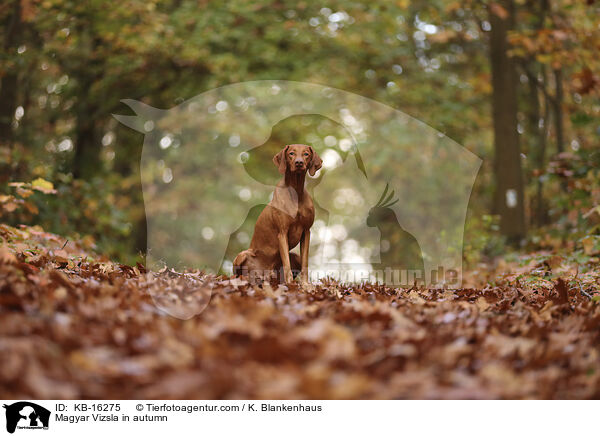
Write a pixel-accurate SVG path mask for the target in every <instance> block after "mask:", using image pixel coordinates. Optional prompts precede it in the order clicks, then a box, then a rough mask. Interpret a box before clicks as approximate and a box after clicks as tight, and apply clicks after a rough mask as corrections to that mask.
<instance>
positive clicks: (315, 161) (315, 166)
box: [308, 147, 323, 176]
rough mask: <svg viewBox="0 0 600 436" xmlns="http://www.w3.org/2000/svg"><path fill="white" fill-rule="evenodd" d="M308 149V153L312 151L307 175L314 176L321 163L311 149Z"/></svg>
mask: <svg viewBox="0 0 600 436" xmlns="http://www.w3.org/2000/svg"><path fill="white" fill-rule="evenodd" d="M309 148H310V151H312V160H311V161H310V165H309V167H308V173H309V174H310V175H311V176H314V175H315V173H316V172H317V171H318V170H319V169H320V168H321V167H322V166H323V161H322V160H321V158H320V157H319V155H318V154H317V152H316V151H315V150H314V149H313V148H312V147H309Z"/></svg>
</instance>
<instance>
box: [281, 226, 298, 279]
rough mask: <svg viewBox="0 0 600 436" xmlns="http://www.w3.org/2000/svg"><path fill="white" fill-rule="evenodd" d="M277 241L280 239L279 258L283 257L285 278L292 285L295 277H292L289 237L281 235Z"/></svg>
mask: <svg viewBox="0 0 600 436" xmlns="http://www.w3.org/2000/svg"><path fill="white" fill-rule="evenodd" d="M277 239H279V256H281V263H282V264H283V277H284V280H285V283H286V284H290V283H292V281H293V280H294V276H293V275H292V268H291V266H290V248H289V245H288V240H287V235H286V234H285V233H279V234H278V235H277Z"/></svg>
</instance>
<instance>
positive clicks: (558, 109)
mask: <svg viewBox="0 0 600 436" xmlns="http://www.w3.org/2000/svg"><path fill="white" fill-rule="evenodd" d="M599 16H600V4H599V3H598V2H595V1H594V0H587V1H581V0H562V1H550V0H531V1H527V0H499V1H495V2H494V1H483V0H482V1H470V0H466V1H456V2H454V1H438V0H433V1H420V0H417V1H410V2H409V1H408V0H398V1H395V2H389V1H379V0H378V1H329V2H308V1H287V0H275V1H260V0H259V1H252V2H250V1H240V0H230V1H227V2H220V1H208V0H196V1H188V0H175V1H162V2H158V1H153V0H144V1H141V0H139V1H138V0H124V1H118V2H117V1H100V0H91V1H87V2H77V1H70V0H42V1H38V0H12V1H11V0H5V1H4V2H2V4H1V5H0V29H1V30H0V32H1V33H0V34H1V36H2V39H1V41H0V44H1V45H0V53H1V57H0V102H1V105H0V214H1V217H0V219H1V220H2V221H3V222H7V223H9V224H13V225H16V224H20V223H24V224H39V225H41V226H42V227H43V228H44V229H45V230H46V231H51V232H56V233H59V234H62V235H65V236H69V237H71V238H76V239H80V240H82V241H84V242H85V243H86V244H87V245H88V246H89V247H90V248H94V249H95V250H97V251H99V252H101V253H105V254H107V255H109V256H110V257H112V258H113V259H115V260H119V261H122V262H125V263H133V262H136V261H143V259H144V256H145V253H146V249H147V247H146V218H145V212H144V203H143V198H142V180H141V174H140V160H141V152H142V145H143V142H144V136H143V134H142V133H139V132H137V131H135V130H132V129H130V128H128V127H126V126H124V125H122V124H120V123H118V121H117V120H116V119H114V118H113V116H112V114H115V113H116V114H124V115H133V112H132V111H131V110H130V109H129V108H127V106H125V105H124V104H122V103H121V100H122V99H126V98H128V99H135V100H139V101H142V102H144V103H146V104H148V105H151V106H154V107H158V108H163V109H169V108H172V107H174V106H177V105H179V104H181V103H183V102H184V101H186V100H188V99H190V98H192V97H194V96H196V95H198V94H200V93H202V92H206V91H208V90H211V89H214V88H217V87H220V86H224V85H228V84H233V83H237V82H243V81H250V80H262V79H278V80H295V81H302V82H311V83H315V84H320V85H326V86H330V87H334V88H339V89H342V90H345V91H349V92H352V93H356V94H359V95H362V96H364V97H368V98H371V99H374V100H377V101H379V102H381V103H384V104H386V105H389V106H391V107H393V108H396V109H399V110H401V111H403V112H404V113H406V114H408V115H410V116H412V117H414V118H417V119H419V120H421V121H423V122H424V123H426V124H427V125H429V126H431V127H432V128H433V129H436V130H437V131H439V132H442V133H444V134H445V135H447V136H448V137H449V138H451V139H453V140H454V141H456V142H458V143H459V144H462V145H463V146H464V147H466V148H467V149H468V150H470V151H472V152H473V153H475V154H476V155H478V156H480V157H481V158H482V159H483V161H484V162H483V166H482V168H481V170H480V171H479V175H478V178H477V180H476V184H475V187H474V189H473V195H472V197H471V200H470V204H469V211H468V215H467V223H466V228H465V247H464V251H463V258H464V261H465V262H466V266H467V267H468V266H469V265H475V264H477V263H479V262H482V261H486V260H488V259H490V258H493V257H494V256H497V255H501V254H503V253H506V252H507V251H511V250H514V249H521V250H534V249H544V248H552V249H556V248H565V249H568V250H569V251H570V252H572V253H574V255H577V256H586V255H588V254H591V253H594V252H596V251H598V250H597V248H600V236H598V224H599V223H600V209H596V206H597V205H598V204H599V203H600V178H599V177H598V168H599V164H600V155H599V153H598V149H599V147H598V145H599V139H600V117H599V115H600V76H599V74H600V68H599V67H600V59H599V57H598V52H599V49H600V36H599V32H600V29H599V27H600V24H599V19H598V17H599ZM327 123H328V122H327V121H326V120H325V121H324V120H321V119H318V118H310V117H308V118H307V117H297V118H295V119H289V120H288V121H286V122H285V123H283V124H282V125H281V126H280V128H281V129H283V130H281V129H280V130H278V131H277V132H275V133H276V135H275V136H274V137H273V138H271V142H273V143H272V144H271V143H270V145H269V147H267V148H268V150H270V151H272V150H271V149H273V150H275V149H277V147H278V141H279V142H281V145H283V143H284V141H287V140H288V138H289V137H293V136H294V135H295V134H298V135H300V134H301V135H302V136H303V138H304V139H301V140H299V141H298V142H300V141H306V142H309V141H310V143H311V145H313V146H314V147H317V148H319V147H320V148H322V147H325V146H327V141H328V139H327V138H328V137H331V136H332V135H333V134H332V132H333V131H334V130H335V128H336V127H335V126H330V125H328V124H327ZM307 129H310V132H309V134H307V133H306V131H307ZM267 148H266V149H267ZM266 149H265V150H266ZM270 151H269V153H265V156H266V155H267V154H269V156H266V159H267V162H270V159H271V157H272V156H271V155H270ZM251 167H252V166H251ZM271 170H272V169H271V168H268V171H269V172H268V173H265V175H264V177H266V178H267V179H268V178H269V177H271ZM257 171H258V170H257ZM258 177H259V178H260V176H258ZM19 183H27V185H19ZM447 183H448V184H452V183H453V179H452V174H448V180H447ZM34 185H35V186H36V187H37V188H38V189H36V190H35V193H33V191H31V190H30V189H28V188H29V187H31V186H34ZM40 191H41V192H40ZM44 191H46V192H47V195H46V194H44ZM238 239H239V238H238ZM241 242H244V241H241Z"/></svg>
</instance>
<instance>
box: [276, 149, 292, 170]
mask: <svg viewBox="0 0 600 436" xmlns="http://www.w3.org/2000/svg"><path fill="white" fill-rule="evenodd" d="M288 148H289V145H286V146H285V147H284V149H283V150H281V151H280V152H279V153H277V154H276V155H275V156H274V157H273V163H274V164H275V166H276V167H277V168H278V169H279V174H285V169H286V168H285V167H286V165H287V160H286V158H285V153H286V151H287V150H288Z"/></svg>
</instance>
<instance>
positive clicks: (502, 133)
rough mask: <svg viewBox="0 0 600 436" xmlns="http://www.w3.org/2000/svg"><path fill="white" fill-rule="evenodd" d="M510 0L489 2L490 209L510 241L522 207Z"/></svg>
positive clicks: (520, 225)
mask: <svg viewBox="0 0 600 436" xmlns="http://www.w3.org/2000/svg"><path fill="white" fill-rule="evenodd" d="M512 11H513V3H512V0H503V1H502V2H500V3H493V4H492V5H491V6H490V14H489V15H490V24H491V32H490V61H491V68H492V87H493V95H492V108H493V120H494V176H495V183H496V186H495V193H494V212H495V213H496V214H499V215H500V231H501V232H502V234H503V235H505V236H506V237H507V238H508V240H509V241H510V242H518V241H519V240H520V239H521V238H523V237H524V236H525V232H526V228H525V208H524V193H523V174H522V170H521V153H520V149H519V135H518V132H517V108H518V104H517V81H516V72H515V65H514V61H513V59H512V58H511V57H510V56H509V53H508V51H509V43H508V39H507V34H508V31H509V30H510V29H511V27H512Z"/></svg>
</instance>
